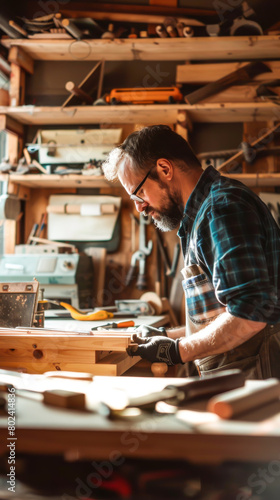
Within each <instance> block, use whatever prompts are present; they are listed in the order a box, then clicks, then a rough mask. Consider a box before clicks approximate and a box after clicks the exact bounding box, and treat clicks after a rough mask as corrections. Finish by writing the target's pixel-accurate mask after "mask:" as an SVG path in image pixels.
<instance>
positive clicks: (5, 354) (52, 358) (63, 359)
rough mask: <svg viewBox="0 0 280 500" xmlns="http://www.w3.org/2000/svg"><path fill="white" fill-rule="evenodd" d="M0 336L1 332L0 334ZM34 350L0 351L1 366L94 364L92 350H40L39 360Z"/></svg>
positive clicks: (94, 359) (94, 357) (94, 355)
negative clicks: (22, 364) (11, 364)
mask: <svg viewBox="0 0 280 500" xmlns="http://www.w3.org/2000/svg"><path fill="white" fill-rule="evenodd" d="M0 335H1V332H0ZM34 351H35V349H33V348H24V349H22V348H16V349H14V350H11V349H1V350H0V359H1V366H2V362H10V363H17V364H21V363H35V364H38V363H39V364H45V363H73V362H75V363H95V362H96V351H95V350H93V349H91V350H90V349H86V350H85V349H84V350H81V349H79V350H76V349H75V350H73V349H63V350H62V349H59V350H58V349H44V350H42V354H43V356H42V357H41V358H39V357H37V358H36V357H35V356H36V353H35V356H34Z"/></svg>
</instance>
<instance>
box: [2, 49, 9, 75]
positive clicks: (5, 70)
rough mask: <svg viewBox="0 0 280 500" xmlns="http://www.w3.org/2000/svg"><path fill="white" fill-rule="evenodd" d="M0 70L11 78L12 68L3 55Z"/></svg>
mask: <svg viewBox="0 0 280 500" xmlns="http://www.w3.org/2000/svg"><path fill="white" fill-rule="evenodd" d="M0 70H1V71H2V72H3V73H5V75H7V76H10V73H11V66H10V64H9V63H8V62H7V61H6V59H4V57H3V56H2V55H1V54H0Z"/></svg>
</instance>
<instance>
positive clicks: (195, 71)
mask: <svg viewBox="0 0 280 500" xmlns="http://www.w3.org/2000/svg"><path fill="white" fill-rule="evenodd" d="M278 57H279V56H278ZM249 62H250V61H248V62H227V63H204V64H183V65H181V64H178V65H177V68H176V83H193V84H196V83H197V84H205V83H210V82H215V81H216V80H219V79H220V78H223V77H224V76H226V75H228V74H229V73H232V72H233V71H236V70H238V69H240V68H241V67H243V66H245V65H246V64H248V63H249ZM265 64H267V66H268V67H269V68H270V69H271V70H272V72H271V73H262V74H261V75H257V76H256V77H255V78H254V81H256V82H266V81H271V80H276V79H278V78H280V61H265Z"/></svg>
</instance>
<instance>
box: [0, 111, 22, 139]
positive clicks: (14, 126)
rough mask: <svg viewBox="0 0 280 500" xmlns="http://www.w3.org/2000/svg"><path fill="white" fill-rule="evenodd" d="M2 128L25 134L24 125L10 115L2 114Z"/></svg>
mask: <svg viewBox="0 0 280 500" xmlns="http://www.w3.org/2000/svg"><path fill="white" fill-rule="evenodd" d="M0 130H5V131H6V132H10V133H11V134H15V135H20V136H22V135H23V125H22V124H21V123H19V122H18V121H17V120H15V119H14V118H11V117H10V116H8V115H4V114H1V115H0Z"/></svg>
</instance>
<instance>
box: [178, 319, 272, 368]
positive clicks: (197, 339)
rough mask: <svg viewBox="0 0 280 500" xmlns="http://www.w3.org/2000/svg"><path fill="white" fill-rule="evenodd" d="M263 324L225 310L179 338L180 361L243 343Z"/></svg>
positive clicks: (219, 351) (263, 324) (227, 349)
mask: <svg viewBox="0 0 280 500" xmlns="http://www.w3.org/2000/svg"><path fill="white" fill-rule="evenodd" d="M265 326H266V323H260V322H256V321H250V320H247V319H242V318H237V317H235V316H232V315H231V314H229V313H228V312H225V313H223V314H221V315H220V316H218V318H216V319H215V320H214V321H212V322H211V323H210V324H209V325H208V326H206V327H205V328H203V329H202V330H200V331H199V332H197V333H195V334H193V335H191V336H190V337H186V338H182V339H181V340H180V344H179V351H180V355H181V358H182V361H183V362H184V363H186V362H187V361H193V360H195V359H202V358H205V357H206V356H212V355H214V354H220V353H223V352H227V351H229V350H230V349H234V348H235V347H237V346H238V345H241V344H243V343H244V342H245V341H246V340H248V339H250V338H251V337H253V335H255V334H256V333H258V332H259V331H260V330H262V329H263V328H264V327H265ZM178 330H181V331H182V329H178ZM168 336H170V334H169V331H168ZM176 338H178V337H176Z"/></svg>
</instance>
